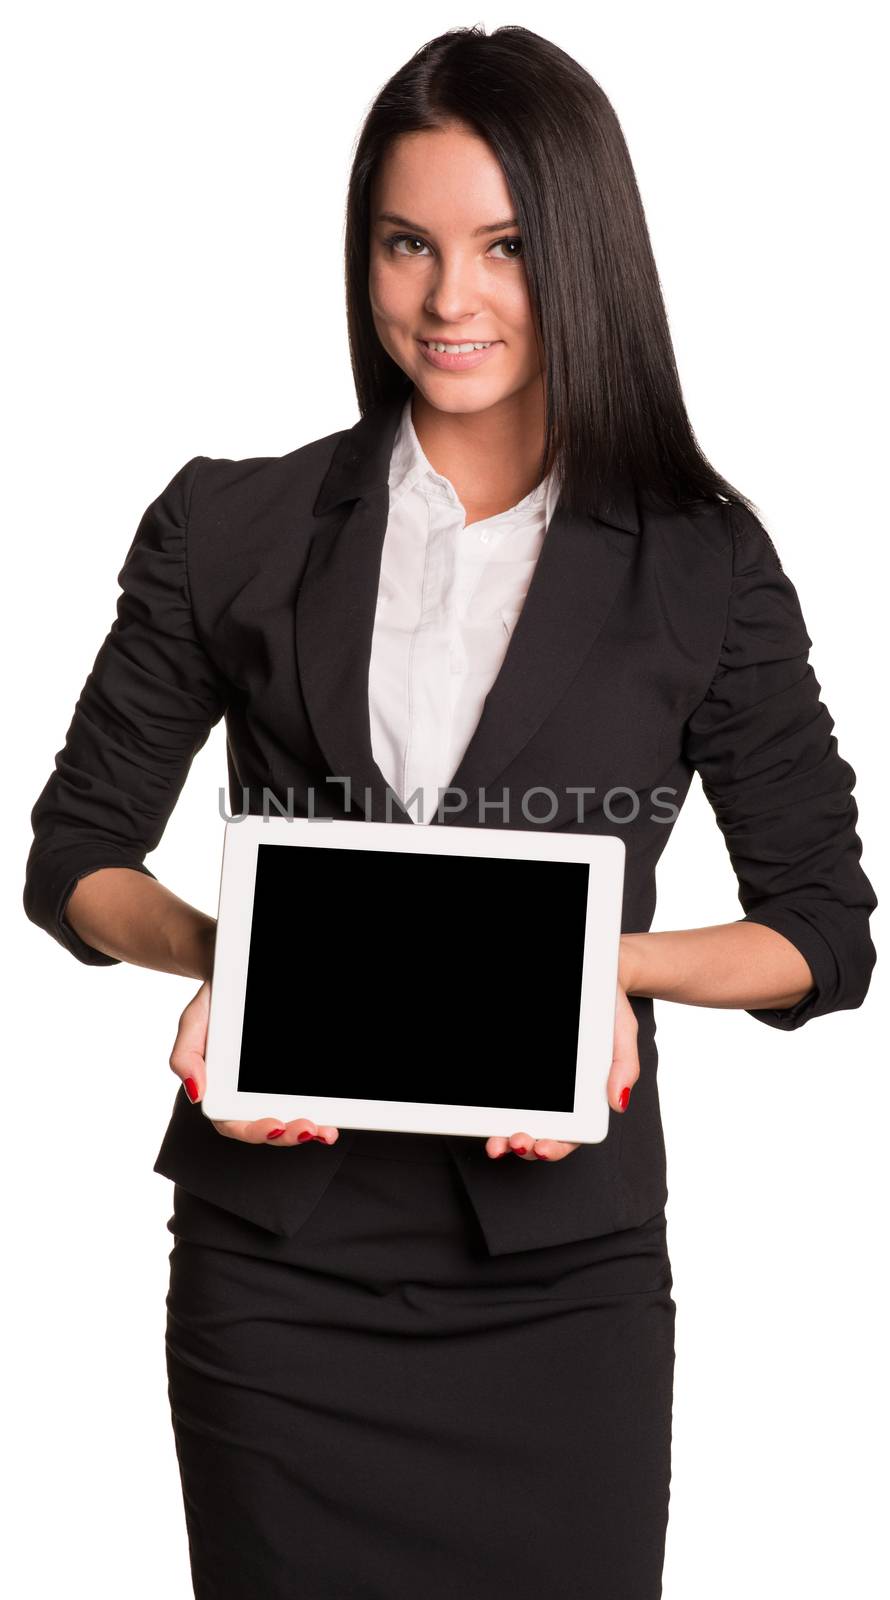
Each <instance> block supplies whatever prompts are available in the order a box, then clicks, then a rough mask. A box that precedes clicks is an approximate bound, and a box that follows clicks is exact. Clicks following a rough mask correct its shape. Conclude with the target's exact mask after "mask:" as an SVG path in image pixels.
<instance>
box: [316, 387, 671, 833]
mask: <svg viewBox="0 0 890 1600" xmlns="http://www.w3.org/2000/svg"><path fill="white" fill-rule="evenodd" d="M405 399H406V395H404V394H403V395H401V396H399V397H398V399H396V400H388V401H385V402H381V403H380V404H378V405H377V406H374V407H372V408H371V410H369V411H367V412H366V413H365V415H364V416H363V417H362V418H361V419H360V420H359V422H357V423H356V424H355V426H354V427H353V428H351V429H350V430H348V431H347V432H346V433H345V434H344V435H343V436H342V437H341V439H340V440H339V442H338V444H337V447H336V449H335V451H334V455H333V457H332V460H331V463H330V465H329V467H328V470H327V473H326V474H325V477H324V479H323V481H322V484H321V487H320V490H319V493H318V495H317V497H316V501H315V505H314V507H313V512H314V514H315V515H316V516H318V517H327V516H328V514H329V513H331V512H336V516H335V517H334V518H333V520H332V522H331V524H330V526H328V527H327V528H321V529H319V530H318V532H317V533H316V535H315V537H314V538H313V540H312V544H311V547H310V552H309V556H308V560H307V565H306V569H305V571H304V574H303V578H302V582H301V584H300V589H299V593H298V596H297V602H296V608H295V612H296V614H295V626H296V649H297V664H298V670H299V674H300V683H301V688H302V693H303V698H304V701H305V704H306V708H307V711H308V714H309V718H310V721H311V723H312V726H313V730H314V732H315V736H316V738H317V740H318V743H319V745H320V746H321V749H322V751H323V753H324V756H325V759H326V761H327V763H328V773H329V776H331V777H334V778H339V779H340V780H342V781H343V782H344V784H345V786H346V787H345V789H344V796H343V798H344V803H345V804H346V805H347V806H348V807H349V809H353V808H355V807H356V806H357V807H358V808H359V809H360V810H361V811H362V813H363V814H364V815H365V816H366V817H367V818H368V820H374V821H385V820H388V821H393V822H407V823H413V821H414V818H413V817H412V815H411V814H410V812H408V811H407V810H406V809H405V808H404V807H403V806H402V805H401V803H400V802H399V800H398V798H397V797H396V796H395V795H394V794H392V793H391V791H388V788H387V782H386V779H385V777H384V775H383V773H382V772H381V770H380V768H379V767H378V765H377V763H376V761H375V760H374V756H373V752H372V746H371V724H370V714H369V708H368V674H369V668H370V659H371V643H372V637H373V630H374V618H375V614H376V603H377V591H378V585H379V577H380V568H381V564H382V559H383V543H384V538H385V535H386V526H387V519H388V512H389V490H388V484H387V479H388V475H389V461H390V454H391V451H392V444H393V440H394V438H395V433H396V429H397V427H398V424H399V418H400V416H401V411H402V407H403V405H404V403H405ZM639 528H640V524H639V517H638V510H637V504H636V498H635V496H634V494H633V489H632V486H631V485H630V483H629V481H628V480H626V479H623V480H621V482H620V483H616V487H615V490H614V492H613V495H612V499H611V501H610V504H609V506H608V507H607V508H606V510H605V512H604V513H603V514H599V515H597V516H593V515H590V514H589V515H581V514H574V513H569V512H567V511H566V510H565V509H564V508H563V507H562V506H560V504H559V503H558V502H557V505H556V508H555V510H554V513H553V516H552V518H551V522H550V526H549V528H548V530H547V533H546V535H545V538H544V543H543V546H542V548H541V554H540V556H539V557H538V561H537V564H536V566H535V570H534V573H533V575H532V579H531V583H530V585H529V588H528V591H527V594H526V598H525V602H524V605H523V609H522V612H521V614H520V616H519V620H518V622H517V624H516V627H515V628H514V630H513V635H512V637H511V640H510V643H509V645H508V648H507V653H506V656H505V658H504V661H503V663H502V666H501V669H500V671H499V673H498V675H497V677H496V679H495V681H494V683H493V684H492V686H491V688H490V690H489V692H488V695H487V696H486V699H485V702H484V705H483V709H482V714H481V717H480V720H479V722H478V724H477V726H476V729H475V731H474V733H473V736H472V738H471V739H470V742H469V744H468V746H467V748H466V750H465V751H464V754H463V756H462V758H461V760H460V762H459V764H458V767H457V770H456V772H455V773H454V774H453V775H452V776H451V778H450V779H449V787H450V788H454V789H459V790H463V791H464V792H465V793H466V794H467V796H468V797H471V796H472V795H474V794H475V793H476V792H477V791H478V790H479V789H481V788H488V787H490V786H491V785H492V784H493V783H494V781H495V779H496V778H497V777H498V776H499V774H500V773H501V772H503V771H504V770H505V768H506V767H508V766H509V764H510V762H511V761H512V760H513V758H514V757H515V756H516V755H517V754H518V752H519V751H520V750H521V749H522V747H523V745H524V744H525V743H526V742H527V740H528V739H530V738H531V737H532V736H533V734H534V733H535V732H536V730H537V729H538V728H539V727H540V726H541V724H542V722H543V721H544V719H545V718H546V716H547V714H548V712H549V711H550V710H551V708H552V707H553V706H554V705H555V704H556V703H557V701H558V700H559V699H560V697H561V696H562V695H563V694H564V693H565V691H566V689H567V688H568V686H569V684H570V683H571V681H572V679H573V678H574V676H575V674H576V673H577V671H578V669H579V667H580V666H581V663H582V661H583V659H584V657H585V655H586V654H587V652H588V651H589V650H590V649H591V647H592V645H593V643H594V641H595V639H596V637H597V635H598V633H599V632H600V630H601V628H602V626H603V624H604V622H605V620H606V617H607V616H608V613H609V611H610V609H611V607H612V604H613V602H614V600H615V598H616V596H617V594H618V590H619V588H620V586H621V584H622V582H623V581H624V578H625V577H626V575H627V572H628V570H629V567H630V560H631V557H632V555H633V550H634V543H635V536H636V535H637V534H638V533H639ZM461 815H462V813H461V812H452V813H449V814H447V815H445V816H443V815H442V814H441V811H439V810H437V811H436V813H435V815H434V816H433V818H432V819H431V821H432V823H433V824H437V823H443V822H444V823H448V822H453V823H457V824H458V825H459V824H460V819H461Z"/></svg>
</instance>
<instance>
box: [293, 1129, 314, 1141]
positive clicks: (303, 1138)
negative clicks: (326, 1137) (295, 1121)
mask: <svg viewBox="0 0 890 1600" xmlns="http://www.w3.org/2000/svg"><path fill="white" fill-rule="evenodd" d="M314 1138H315V1134H314V1133H310V1132H309V1130H308V1128H304V1129H303V1132H302V1133H298V1134H297V1144H305V1143H306V1140H307V1139H314Z"/></svg>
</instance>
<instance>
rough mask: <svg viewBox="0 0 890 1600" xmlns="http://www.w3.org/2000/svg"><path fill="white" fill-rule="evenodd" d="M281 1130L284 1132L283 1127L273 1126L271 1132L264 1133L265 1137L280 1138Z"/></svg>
mask: <svg viewBox="0 0 890 1600" xmlns="http://www.w3.org/2000/svg"><path fill="white" fill-rule="evenodd" d="M283 1132H284V1129H283V1128H273V1129H272V1132H271V1133H267V1134H266V1138H267V1139H280V1138H281V1135H282V1134H283Z"/></svg>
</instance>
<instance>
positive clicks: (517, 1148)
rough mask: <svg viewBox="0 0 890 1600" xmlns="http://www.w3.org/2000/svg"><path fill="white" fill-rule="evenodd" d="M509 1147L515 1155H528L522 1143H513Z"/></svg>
mask: <svg viewBox="0 0 890 1600" xmlns="http://www.w3.org/2000/svg"><path fill="white" fill-rule="evenodd" d="M511 1149H512V1150H513V1153H514V1155H517V1156H527V1155H528V1150H527V1149H526V1147H525V1145H524V1144H514V1145H512V1146H511Z"/></svg>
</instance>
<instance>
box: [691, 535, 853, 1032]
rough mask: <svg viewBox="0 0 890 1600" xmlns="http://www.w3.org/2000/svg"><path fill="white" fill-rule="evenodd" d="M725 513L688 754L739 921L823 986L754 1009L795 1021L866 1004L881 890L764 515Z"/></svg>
mask: <svg viewBox="0 0 890 1600" xmlns="http://www.w3.org/2000/svg"><path fill="white" fill-rule="evenodd" d="M727 515H728V518H729V522H730V526H731V531H732V582H731V591H730V597H729V606H728V614H727V623H726V630H725V636H724V640H723V645H722V649H721V652H720V658H719V663H718V666H717V669H716V672H715V674H714V677H713V680H712V682H711V685H710V687H709V689H708V693H707V695H706V697H705V699H704V700H703V701H702V702H701V704H700V705H699V706H698V707H697V708H696V710H695V711H694V713H693V714H692V716H691V717H690V718H689V720H688V722H687V725H686V729H685V753H686V756H687V759H688V760H689V762H690V763H691V765H692V766H693V767H694V768H695V770H696V771H697V772H698V773H699V775H700V777H701V781H702V788H703V790H704V793H705V795H706V797H707V799H708V801H709V803H710V805H711V806H712V807H713V810H714V813H715V816H716V819H717V823H718V825H719V827H720V829H721V832H722V834H723V837H724V839H725V841H726V845H727V849H728V852H729V856H730V860H731V862H732V865H733V868H734V870H735V873H736V876H737V878H738V885H739V901H740V903H741V906H742V909H743V910H744V912H745V917H744V919H742V920H744V921H746V922H756V923H760V924H762V925H764V926H766V927H768V928H774V929H775V930H776V932H777V933H781V934H783V935H784V937H785V938H786V939H788V940H790V942H791V943H792V944H793V945H794V946H795V947H796V948H797V949H798V950H799V951H800V953H801V955H802V956H803V957H804V959H805V960H806V962H807V964H808V965H809V968H810V971H811V973H812V976H813V987H812V988H811V989H810V991H809V992H808V993H807V994H806V995H805V996H804V997H803V998H802V999H801V1000H800V1001H799V1002H798V1003H797V1004H796V1005H794V1006H790V1007H787V1008H786V1009H784V1010H766V1009H764V1010H753V1009H752V1010H750V1011H749V1015H750V1016H752V1017H755V1018H756V1019H757V1021H759V1022H764V1023H767V1024H768V1025H769V1026H771V1027H774V1028H782V1029H785V1030H791V1029H793V1028H799V1027H801V1026H802V1025H803V1024H804V1023H805V1022H809V1021H811V1020H812V1018H814V1017H818V1016H823V1015H825V1014H826V1013H827V1012H830V1011H843V1010H849V1009H851V1008H854V1007H856V1006H859V1005H861V1004H862V1001H863V1000H864V998H865V996H866V994H867V992H868V988H869V984H870V981H871V973H872V969H873V967H874V965H875V959H876V955H875V948H874V945H873V944H872V941H871V937H870V931H869V918H870V916H871V913H872V911H874V909H875V907H876V906H877V903H878V902H877V896H876V895H875V892H874V889H873V888H872V885H871V883H870V882H869V880H868V878H867V877H866V875H865V873H864V871H863V869H862V866H861V864H860V858H861V855H862V843H861V840H860V838H859V835H858V833H857V822H858V810H857V806H856V802H855V800H854V798H853V788H854V785H855V783H856V774H855V772H854V771H853V768H852V767H851V766H850V764H849V763H848V762H847V761H845V760H844V759H843V757H842V756H841V755H840V754H839V751H838V746H837V740H836V738H835V736H834V733H833V731H832V730H833V728H834V722H833V719H832V718H831V716H830V715H829V712H828V710H827V708H826V706H825V705H824V704H823V702H822V700H821V698H820V695H821V686H820V684H819V682H818V681H817V679H816V677H815V674H814V672H813V668H812V666H811V665H810V663H809V659H808V658H809V651H810V648H811V646H812V640H811V639H810V637H809V635H808V633H807V630H806V626H805V624H804V619H803V616H802V613H801V608H800V603H799V600H798V596H797V592H796V590H795V588H794V585H793V584H792V582H791V581H790V579H789V578H788V576H787V575H786V573H785V571H784V569H783V567H782V564H781V561H780V559H779V556H778V554H777V552H776V549H775V546H774V545H773V542H772V540H771V539H770V537H769V534H768V533H767V532H766V530H765V529H764V528H763V526H762V524H761V523H760V522H759V521H758V519H757V518H756V517H755V516H754V515H753V514H752V513H751V512H750V511H748V509H747V508H746V507H743V506H739V505H735V504H734V505H732V506H731V507H729V508H728V509H727Z"/></svg>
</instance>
